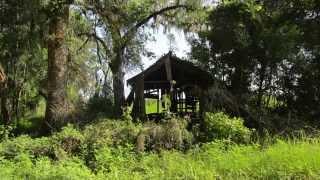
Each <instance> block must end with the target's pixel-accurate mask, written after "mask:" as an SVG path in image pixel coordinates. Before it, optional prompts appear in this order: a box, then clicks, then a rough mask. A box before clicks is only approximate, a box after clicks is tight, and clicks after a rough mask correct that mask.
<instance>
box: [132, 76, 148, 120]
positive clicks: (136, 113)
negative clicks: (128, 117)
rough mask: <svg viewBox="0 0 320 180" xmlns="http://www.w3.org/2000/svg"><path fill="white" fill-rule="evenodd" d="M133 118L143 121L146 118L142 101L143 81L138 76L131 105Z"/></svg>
mask: <svg viewBox="0 0 320 180" xmlns="http://www.w3.org/2000/svg"><path fill="white" fill-rule="evenodd" d="M132 113H133V117H134V118H135V119H137V118H139V119H141V120H144V119H145V118H146V106H145V99H144V79H143V76H140V77H139V79H138V80H137V83H136V85H135V98H134V104H133V110H132Z"/></svg>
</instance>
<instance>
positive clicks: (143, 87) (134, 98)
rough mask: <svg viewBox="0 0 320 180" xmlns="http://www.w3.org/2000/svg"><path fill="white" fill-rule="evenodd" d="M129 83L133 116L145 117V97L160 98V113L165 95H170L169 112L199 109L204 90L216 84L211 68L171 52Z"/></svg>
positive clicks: (178, 112) (128, 100)
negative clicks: (210, 71) (203, 67)
mask: <svg viewBox="0 0 320 180" xmlns="http://www.w3.org/2000/svg"><path fill="white" fill-rule="evenodd" d="M127 83H128V84H129V85H130V86H131V87H132V91H131V93H130V94H129V96H128V98H127V103H128V104H131V103H132V102H133V111H132V112H133V116H134V117H135V118H140V119H144V118H145V117H146V107H145V98H151V99H157V113H161V112H160V111H159V109H160V108H159V106H160V102H159V101H160V99H161V98H162V97H163V95H168V97H170V100H171V107H170V112H173V113H177V114H185V113H196V112H198V111H199V109H200V110H201V104H202V103H201V102H200V101H201V92H203V91H204V90H206V89H207V88H208V87H209V86H210V85H212V84H213V79H212V78H211V76H210V74H209V73H208V72H206V71H204V70H202V69H200V68H199V67H197V66H195V65H194V64H193V63H191V62H188V61H183V60H181V59H179V58H178V57H176V56H174V55H173V54H172V52H169V53H168V54H166V55H164V56H162V57H161V58H160V59H159V60H158V61H157V62H156V63H154V64H153V65H151V66H150V67H149V68H148V69H146V70H145V71H143V72H141V73H140V74H138V75H136V76H134V77H132V78H131V79H129V80H128V81H127Z"/></svg>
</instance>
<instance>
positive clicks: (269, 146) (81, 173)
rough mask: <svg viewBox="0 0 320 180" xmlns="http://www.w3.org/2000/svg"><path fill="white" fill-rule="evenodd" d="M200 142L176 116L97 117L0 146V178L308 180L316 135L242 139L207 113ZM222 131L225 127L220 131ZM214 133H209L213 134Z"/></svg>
mask: <svg viewBox="0 0 320 180" xmlns="http://www.w3.org/2000/svg"><path fill="white" fill-rule="evenodd" d="M206 121H207V122H208V123H210V125H209V126H208V127H210V128H208V131H209V132H208V133H207V134H208V140H207V141H206V142H205V143H200V144H199V143H198V142H195V141H193V138H192V133H191V132H189V131H188V130H187V129H186V122H185V121H184V120H182V119H176V118H173V119H168V120H166V121H165V122H162V123H160V124H155V123H151V122H150V123H146V124H139V123H137V124H135V123H132V122H130V121H124V120H122V121H119V120H110V119H100V120H97V122H95V123H94V124H92V125H89V126H87V127H85V128H84V129H82V130H80V129H78V128H75V127H74V126H72V125H69V126H66V127H64V128H63V129H62V131H60V132H57V133H55V134H53V135H52V136H49V137H41V138H31V137H29V136H27V135H22V136H19V137H16V138H5V139H3V140H2V142H1V143H0V175H1V178H2V179H12V178H13V179H177V178H183V179H216V178H223V179H234V178H237V179H283V178H285V179H291V178H293V179H313V178H318V177H319V176H320V169H319V167H320V153H319V152H320V142H319V138H308V137H307V136H304V137H303V136H301V137H300V138H296V139H284V138H271V137H265V138H264V139H263V140H262V138H261V139H259V140H256V141H251V142H250V143H248V142H247V144H245V145H244V144H243V145H241V144H238V143H237V142H239V140H241V141H240V142H243V140H244V139H242V138H250V133H252V131H251V130H249V129H246V128H245V127H244V126H243V124H242V120H240V119H233V118H229V117H228V116H227V115H225V114H223V113H217V114H207V120H206ZM226 127H228V128H229V130H226V129H228V128H226ZM213 133H214V134H213Z"/></svg>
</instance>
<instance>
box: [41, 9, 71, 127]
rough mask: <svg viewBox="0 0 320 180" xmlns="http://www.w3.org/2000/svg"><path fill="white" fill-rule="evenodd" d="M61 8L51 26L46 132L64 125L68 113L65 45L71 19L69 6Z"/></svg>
mask: <svg viewBox="0 0 320 180" xmlns="http://www.w3.org/2000/svg"><path fill="white" fill-rule="evenodd" d="M61 6H62V7H61V13H58V14H57V15H56V16H55V17H53V19H52V20H51V22H50V24H49V34H50V39H49V42H48V84H47V85H48V86H47V88H48V89H47V90H48V97H47V98H48V99H47V108H46V115H45V122H46V124H45V126H46V130H54V129H55V128H58V127H59V126H60V125H62V123H63V122H61V121H62V120H63V119H62V118H64V117H63V116H64V115H65V114H64V112H66V106H65V96H66V95H65V94H66V93H65V86H66V84H65V80H66V75H67V58H68V50H67V47H66V45H65V32H66V28H67V24H68V19H69V5H67V4H64V5H61ZM61 112H62V113H61Z"/></svg>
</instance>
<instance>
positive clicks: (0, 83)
mask: <svg viewBox="0 0 320 180" xmlns="http://www.w3.org/2000/svg"><path fill="white" fill-rule="evenodd" d="M6 91H7V76H6V74H5V72H4V70H3V68H2V66H1V64H0V107H1V109H0V114H1V119H2V122H0V123H3V124H9V123H10V121H11V118H10V114H9V110H8V107H7V100H8V98H7V92H6Z"/></svg>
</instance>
